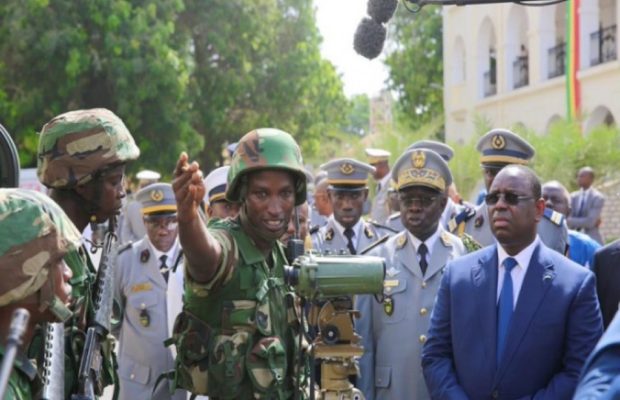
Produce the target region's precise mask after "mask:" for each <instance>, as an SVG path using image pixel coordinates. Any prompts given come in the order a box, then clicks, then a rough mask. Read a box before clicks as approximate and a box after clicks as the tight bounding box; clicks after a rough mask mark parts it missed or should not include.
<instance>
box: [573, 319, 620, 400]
mask: <svg viewBox="0 0 620 400" xmlns="http://www.w3.org/2000/svg"><path fill="white" fill-rule="evenodd" d="M618 397H620V313H616V317H615V318H614V319H613V321H612V322H611V324H610V325H609V328H607V330H606V331H605V334H604V335H603V337H602V338H601V340H600V341H599V342H598V344H597V345H596V348H595V349H594V351H593V352H592V355H591V356H590V358H589V359H588V361H587V362H586V365H585V367H584V369H583V374H582V376H581V379H580V380H579V386H578V387H577V392H576V393H575V397H574V399H575V400H588V399H597V400H603V399H605V400H606V399H610V400H611V399H617V398H618Z"/></svg>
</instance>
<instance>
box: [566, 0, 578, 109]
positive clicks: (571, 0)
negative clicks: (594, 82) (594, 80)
mask: <svg viewBox="0 0 620 400" xmlns="http://www.w3.org/2000/svg"><path fill="white" fill-rule="evenodd" d="M580 2H581V0H567V1H566V64H565V65H566V106H567V112H566V116H567V118H568V119H569V120H574V119H578V118H579V117H580V113H581V87H580V85H579V78H578V77H577V72H578V71H579V3H580Z"/></svg>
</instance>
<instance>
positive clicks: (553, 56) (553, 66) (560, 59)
mask: <svg viewBox="0 0 620 400" xmlns="http://www.w3.org/2000/svg"><path fill="white" fill-rule="evenodd" d="M548 55H549V61H548V62H547V66H548V68H547V78H549V79H551V78H555V77H557V76H562V75H564V74H565V73H566V43H559V44H557V45H555V46H553V47H552V48H550V49H549V51H548Z"/></svg>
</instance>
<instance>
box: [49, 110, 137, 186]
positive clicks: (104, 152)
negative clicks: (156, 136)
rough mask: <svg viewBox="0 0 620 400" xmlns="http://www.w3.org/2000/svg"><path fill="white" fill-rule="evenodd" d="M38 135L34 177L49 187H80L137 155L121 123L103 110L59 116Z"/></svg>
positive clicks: (127, 132)
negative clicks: (97, 174) (97, 175)
mask: <svg viewBox="0 0 620 400" xmlns="http://www.w3.org/2000/svg"><path fill="white" fill-rule="evenodd" d="M40 135H41V136H40V138H39V149H38V166H37V175H38V176H39V180H40V181H41V182H42V183H43V184H44V185H45V186H47V187H51V188H72V187H75V186H78V185H82V184H84V183H87V182H88V181H90V180H91V179H92V178H93V176H94V175H95V174H96V173H97V172H99V171H102V170H104V169H105V168H106V167H109V166H111V165H114V164H119V163H124V162H127V161H131V160H135V159H136V158H138V156H139V155H140V150H139V149H138V146H136V143H135V142H134V140H133V137H132V136H131V133H129V130H128V129H127V127H126V126H125V124H124V123H123V121H122V120H121V119H120V118H119V117H118V116H116V114H114V113H113V112H112V111H110V110H107V109H105V108H94V109H90V110H77V111H70V112H67V113H64V114H61V115H59V116H57V117H54V118H53V119H52V120H51V121H49V122H48V123H47V124H45V125H44V126H43V129H41V133H40Z"/></svg>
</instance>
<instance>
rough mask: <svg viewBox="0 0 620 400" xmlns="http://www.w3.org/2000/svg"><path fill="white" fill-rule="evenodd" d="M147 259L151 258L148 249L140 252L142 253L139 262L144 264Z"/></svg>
mask: <svg viewBox="0 0 620 400" xmlns="http://www.w3.org/2000/svg"><path fill="white" fill-rule="evenodd" d="M149 258H151V252H150V251H149V250H148V249H144V250H142V253H140V262H141V263H145V262H147V261H148V260H149Z"/></svg>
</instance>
